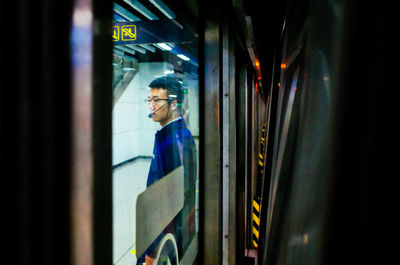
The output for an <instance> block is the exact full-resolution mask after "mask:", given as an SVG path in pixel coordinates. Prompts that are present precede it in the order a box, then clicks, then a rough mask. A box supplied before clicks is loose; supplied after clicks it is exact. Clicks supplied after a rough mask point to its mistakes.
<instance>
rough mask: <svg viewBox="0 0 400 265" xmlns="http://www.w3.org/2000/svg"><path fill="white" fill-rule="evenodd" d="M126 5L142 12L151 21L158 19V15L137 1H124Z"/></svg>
mask: <svg viewBox="0 0 400 265" xmlns="http://www.w3.org/2000/svg"><path fill="white" fill-rule="evenodd" d="M124 2H125V3H127V4H128V5H130V6H131V7H132V8H134V9H136V10H137V11H138V12H140V13H141V14H142V15H143V16H145V17H147V18H148V19H150V20H155V19H158V17H157V16H156V15H154V14H153V13H152V12H151V11H150V10H148V9H147V8H146V7H145V6H144V5H142V4H141V3H140V2H139V1H137V0H124Z"/></svg>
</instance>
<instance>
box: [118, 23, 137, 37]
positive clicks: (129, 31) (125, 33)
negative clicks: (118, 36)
mask: <svg viewBox="0 0 400 265" xmlns="http://www.w3.org/2000/svg"><path fill="white" fill-rule="evenodd" d="M121 31H122V40H123V41H132V40H136V26H135V25H131V26H122V28H121Z"/></svg>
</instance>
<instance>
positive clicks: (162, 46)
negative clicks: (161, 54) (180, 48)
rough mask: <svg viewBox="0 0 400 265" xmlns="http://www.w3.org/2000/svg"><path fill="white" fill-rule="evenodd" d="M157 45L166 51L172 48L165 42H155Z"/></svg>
mask: <svg viewBox="0 0 400 265" xmlns="http://www.w3.org/2000/svg"><path fill="white" fill-rule="evenodd" d="M157 46H158V47H160V48H162V49H164V50H167V51H170V50H172V48H171V47H170V46H168V45H167V44H165V43H157Z"/></svg>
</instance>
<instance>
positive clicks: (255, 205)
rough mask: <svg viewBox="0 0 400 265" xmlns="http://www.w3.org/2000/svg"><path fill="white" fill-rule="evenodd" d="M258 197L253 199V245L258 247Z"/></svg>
mask: <svg viewBox="0 0 400 265" xmlns="http://www.w3.org/2000/svg"><path fill="white" fill-rule="evenodd" d="M259 233H260V198H259V197H256V198H255V199H254V200H253V246H254V247H255V248H257V247H258V242H259V239H260V234H259Z"/></svg>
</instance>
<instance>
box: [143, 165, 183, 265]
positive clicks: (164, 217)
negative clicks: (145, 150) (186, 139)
mask: <svg viewBox="0 0 400 265" xmlns="http://www.w3.org/2000/svg"><path fill="white" fill-rule="evenodd" d="M183 180H184V172H183V166H180V167H178V168H176V169H175V170H174V171H172V172H171V173H169V174H168V175H166V176H165V177H163V178H161V179H160V180H158V181H157V182H155V183H154V184H152V185H150V186H149V187H147V189H146V190H145V191H144V192H142V193H140V194H139V195H138V198H137V201H136V256H137V257H140V256H141V255H142V254H143V253H144V251H145V250H146V249H147V248H148V247H149V246H150V245H151V243H152V242H153V241H154V240H156V239H157V237H158V235H160V234H161V232H162V231H163V230H164V229H165V227H167V225H168V224H169V223H170V222H171V221H172V219H173V218H174V217H175V216H176V215H177V214H178V213H179V211H180V210H181V209H182V208H183V202H184V186H183Z"/></svg>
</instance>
